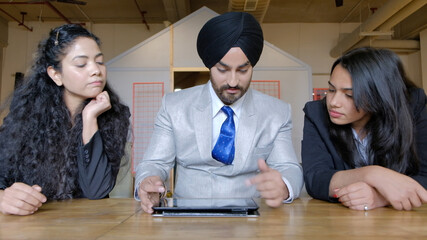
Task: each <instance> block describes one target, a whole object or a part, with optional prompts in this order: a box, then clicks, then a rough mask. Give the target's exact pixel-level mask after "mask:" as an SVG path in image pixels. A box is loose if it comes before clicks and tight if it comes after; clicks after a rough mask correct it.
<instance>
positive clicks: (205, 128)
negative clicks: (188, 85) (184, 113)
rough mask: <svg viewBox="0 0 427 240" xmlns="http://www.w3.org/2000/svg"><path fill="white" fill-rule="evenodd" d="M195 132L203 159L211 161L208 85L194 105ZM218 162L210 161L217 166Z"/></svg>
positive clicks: (210, 106) (210, 114) (210, 110)
mask: <svg viewBox="0 0 427 240" xmlns="http://www.w3.org/2000/svg"><path fill="white" fill-rule="evenodd" d="M193 106H194V107H193V110H194V111H193V120H194V131H195V134H196V142H197V147H198V149H199V151H200V156H201V159H202V160H204V159H210V158H212V157H211V151H212V149H211V148H212V103H211V96H210V92H209V86H208V84H206V85H205V86H204V87H203V89H202V92H201V94H200V97H199V99H198V101H197V102H196V103H195V104H194V105H193ZM215 162H216V161H209V163H213V164H215Z"/></svg>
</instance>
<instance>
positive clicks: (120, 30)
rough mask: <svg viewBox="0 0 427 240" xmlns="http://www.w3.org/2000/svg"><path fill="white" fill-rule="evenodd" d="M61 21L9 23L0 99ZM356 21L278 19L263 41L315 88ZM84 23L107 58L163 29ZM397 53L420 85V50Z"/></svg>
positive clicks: (266, 30)
mask: <svg viewBox="0 0 427 240" xmlns="http://www.w3.org/2000/svg"><path fill="white" fill-rule="evenodd" d="M60 24H63V23H62V22H59V23H49V22H44V23H39V22H30V23H28V25H29V26H32V27H33V28H34V30H33V32H29V31H27V30H26V29H25V28H23V27H20V26H18V25H17V24H16V23H15V22H10V23H9V26H8V27H9V32H8V33H9V34H8V35H9V36H8V46H7V47H6V48H5V51H4V56H3V59H4V61H3V64H2V74H1V86H0V89H1V91H0V97H1V99H0V100H1V101H3V100H4V98H5V97H6V96H8V95H9V94H10V93H11V91H12V90H13V82H14V73H15V72H25V71H26V70H27V67H28V66H29V64H30V63H31V60H32V54H33V52H34V51H35V49H36V46H37V43H38V42H39V41H40V39H41V38H42V37H45V36H47V33H48V32H49V30H50V29H51V28H52V27H55V26H58V25H60ZM357 25H358V24H357V23H344V24H336V23H317V24H312V23H280V24H263V25H262V28H263V31H264V38H265V40H266V41H268V42H270V43H271V44H273V45H275V46H276V47H278V48H280V49H282V50H283V51H285V52H287V53H289V54H291V55H293V56H294V57H296V58H298V59H300V60H302V61H303V62H305V63H307V64H308V65H310V66H311V68H312V74H313V88H318V87H327V80H328V79H329V71H330V66H331V65H332V62H333V61H334V60H335V59H334V58H332V57H331V56H329V51H330V49H331V48H332V47H333V46H335V44H337V42H338V39H339V36H340V34H343V33H349V32H351V31H352V30H353V29H354V28H355V27H356V26H357ZM87 26H88V28H89V29H91V30H92V31H93V32H94V33H95V34H96V35H97V36H98V37H100V38H101V41H102V51H103V52H104V55H105V58H106V61H108V60H110V59H112V58H113V57H115V56H117V55H119V54H120V53H122V52H124V51H126V50H128V49H130V48H131V47H133V46H135V45H136V44H138V43H140V42H142V41H143V40H145V39H147V38H148V37H151V36H152V35H154V34H156V33H158V32H159V31H161V30H163V29H164V26H163V25H162V24H150V31H147V29H146V27H145V25H144V24H88V25H87ZM425 35H427V34H426V33H424V35H423V36H424V37H422V38H421V46H422V49H424V51H426V49H427V46H425V47H423V46H424V45H427V40H425V38H427V37H425ZM423 40H424V43H423ZM400 56H401V58H402V61H403V63H404V66H405V68H407V69H406V70H407V73H408V76H409V77H410V78H411V79H412V80H413V81H415V82H417V83H419V85H420V86H421V83H422V73H421V69H422V67H421V62H420V59H421V55H420V53H419V52H417V53H413V54H409V55H400ZM424 64H425V63H424ZM0 72H1V71H0ZM424 74H426V73H424ZM424 78H426V77H424ZM424 81H427V80H424ZM424 85H427V84H424Z"/></svg>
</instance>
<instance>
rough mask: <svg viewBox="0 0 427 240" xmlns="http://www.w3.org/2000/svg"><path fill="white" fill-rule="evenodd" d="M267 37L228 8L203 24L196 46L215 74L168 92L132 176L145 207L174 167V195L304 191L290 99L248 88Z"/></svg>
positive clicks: (279, 196) (276, 199)
mask: <svg viewBox="0 0 427 240" xmlns="http://www.w3.org/2000/svg"><path fill="white" fill-rule="evenodd" d="M263 42H264V39H263V34H262V29H261V26H260V25H259V23H258V22H257V21H256V20H255V18H254V17H253V16H252V15H250V14H248V13H243V12H229V13H225V14H222V15H219V16H217V17H214V18H212V19H210V20H209V21H208V22H207V23H206V24H205V25H204V26H203V27H202V29H201V30H200V32H199V35H198V38H197V52H198V53H199V56H200V58H201V59H202V61H203V63H204V64H205V66H206V67H207V68H209V70H210V76H211V79H210V81H209V82H208V83H207V84H205V85H201V86H196V87H192V88H189V89H185V90H182V91H179V92H175V93H171V94H167V95H166V96H165V97H164V98H163V102H162V107H161V109H160V111H159V113H158V115H157V119H156V122H155V126H154V132H153V136H152V139H151V141H150V144H149V146H148V148H147V150H146V152H145V155H144V158H143V160H142V161H141V162H140V164H139V165H138V167H137V173H136V177H135V182H136V184H135V198H136V199H137V200H140V201H141V205H142V208H143V210H144V211H145V212H148V213H152V212H153V210H152V207H153V206H155V205H157V204H158V203H159V196H160V194H161V193H164V192H165V191H166V189H165V185H164V182H166V181H167V179H168V178H169V176H168V175H169V172H170V169H171V168H173V167H174V166H175V169H176V171H175V191H174V197H179V198H246V197H255V198H256V197H262V198H264V199H265V200H266V204H267V205H269V206H271V207H277V206H280V204H282V203H283V202H292V200H293V199H295V198H297V197H298V196H299V193H300V191H301V188H302V185H303V178H302V169H301V166H300V164H299V163H298V161H297V158H296V155H295V152H294V149H293V145H292V138H291V130H292V123H291V109H290V105H289V104H287V103H285V102H283V101H281V100H279V99H277V98H273V97H270V96H268V95H265V94H263V93H260V92H258V91H256V90H253V89H251V88H249V85H250V82H251V79H252V72H253V67H254V66H255V64H256V63H257V62H258V60H259V58H260V56H261V52H262V49H263V46H264V43H263Z"/></svg>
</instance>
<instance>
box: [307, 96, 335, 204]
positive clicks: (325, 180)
mask: <svg viewBox="0 0 427 240" xmlns="http://www.w3.org/2000/svg"><path fill="white" fill-rule="evenodd" d="M322 110H323V108H322V104H321V102H312V103H307V104H306V106H305V107H304V112H305V116H304V129H303V140H302V146H301V159H302V166H303V172H304V181H305V186H306V189H307V193H308V194H309V195H310V196H312V197H313V198H317V199H322V200H325V201H330V202H336V199H335V198H330V197H329V184H330V181H331V179H332V176H333V175H334V174H335V173H336V172H337V171H339V170H338V169H337V168H339V167H340V166H337V165H338V164H336V162H335V161H334V157H333V155H332V154H331V152H332V151H334V148H333V146H331V143H329V142H328V141H329V136H328V132H327V126H326V125H325V124H323V122H324V121H323V120H324V117H325V116H323V114H321V112H322Z"/></svg>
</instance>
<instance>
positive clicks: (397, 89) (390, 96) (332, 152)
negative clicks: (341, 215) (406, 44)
mask: <svg viewBox="0 0 427 240" xmlns="http://www.w3.org/2000/svg"><path fill="white" fill-rule="evenodd" d="M304 112H305V121H304V135H303V141H302V165H303V169H304V180H305V184H306V188H307V192H308V193H309V194H310V195H311V196H313V197H314V198H318V199H322V200H326V201H331V202H338V201H339V202H341V203H342V204H343V205H344V206H346V207H349V208H351V209H355V210H365V211H366V210H370V209H374V208H379V207H384V206H392V207H393V208H395V209H397V210H410V209H412V208H414V207H419V206H420V205H421V204H422V203H426V202H427V191H426V189H425V188H426V187H427V111H426V95H425V93H424V91H423V89H420V88H417V87H416V86H415V85H414V84H413V83H412V82H410V81H409V80H408V79H407V78H406V76H405V72H404V70H403V66H402V63H401V61H400V59H399V57H398V56H397V55H396V54H395V53H393V52H392V51H390V50H386V49H374V48H359V49H355V50H352V51H350V52H348V53H346V54H344V55H343V56H342V57H340V58H339V59H338V60H336V61H335V63H334V64H333V66H332V70H331V76H330V80H329V91H328V94H327V95H326V98H325V99H324V100H322V101H314V102H309V103H307V104H306V106H305V108H304Z"/></svg>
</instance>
